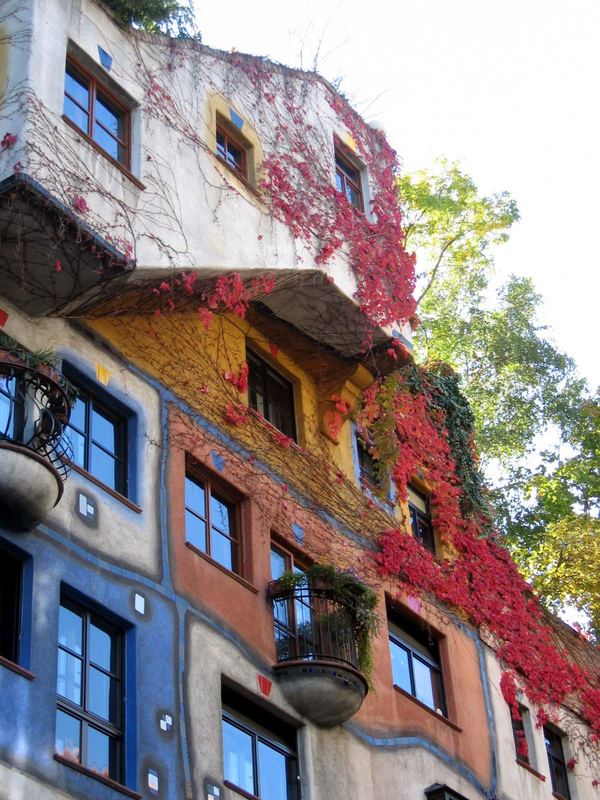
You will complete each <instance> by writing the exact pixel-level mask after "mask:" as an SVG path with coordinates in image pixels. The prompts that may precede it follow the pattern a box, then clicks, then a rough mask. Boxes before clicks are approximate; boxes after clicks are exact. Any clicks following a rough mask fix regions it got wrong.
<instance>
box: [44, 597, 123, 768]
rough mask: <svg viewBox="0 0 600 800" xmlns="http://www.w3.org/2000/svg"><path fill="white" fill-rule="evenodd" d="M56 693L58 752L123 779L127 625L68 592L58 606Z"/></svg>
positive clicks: (79, 762) (56, 746)
mask: <svg viewBox="0 0 600 800" xmlns="http://www.w3.org/2000/svg"><path fill="white" fill-rule="evenodd" d="M56 693H57V712H56V739H55V749H56V753H57V754H59V755H61V756H62V757H63V758H66V759H68V760H69V761H73V762H75V763H77V764H81V765H82V766H84V767H87V768H88V769H90V770H92V771H93V772H96V773H98V774H99V775H101V776H102V777H105V778H111V779H112V780H115V781H118V782H121V781H122V772H123V727H124V723H123V713H124V712H123V697H124V693H123V631H121V630H119V629H118V628H117V627H116V626H114V625H113V624H112V623H109V622H108V621H107V620H105V619H104V618H103V617H101V616H99V615H98V614H96V613H94V612H92V611H90V610H89V609H87V608H85V607H83V606H81V605H79V604H78V603H75V602H74V601H72V600H71V599H70V598H66V597H63V598H62V600H61V603H60V609H59V622H58V668H57V676H56Z"/></svg>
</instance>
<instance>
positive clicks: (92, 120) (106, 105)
mask: <svg viewBox="0 0 600 800" xmlns="http://www.w3.org/2000/svg"><path fill="white" fill-rule="evenodd" d="M63 114H64V116H65V117H66V118H67V119H68V120H69V121H70V122H71V123H72V124H73V125H74V126H75V127H76V128H78V129H79V130H80V131H81V132H82V133H84V134H85V135H86V136H87V137H88V138H89V139H91V140H92V141H93V142H95V144H96V145H97V146H98V147H99V148H100V149H101V150H102V152H103V153H104V154H105V155H107V156H109V157H110V158H111V159H112V160H114V161H116V162H117V163H118V164H121V165H122V166H123V167H125V168H126V169H129V166H130V160H131V154H130V143H129V140H130V127H131V126H130V112H129V109H128V108H127V107H126V106H124V105H123V104H122V103H121V102H120V101H119V100H117V99H116V98H115V97H114V96H113V95H112V94H111V93H110V91H109V90H108V89H107V88H106V86H103V85H102V84H101V83H100V82H99V81H98V80H97V79H96V78H95V77H94V75H92V73H91V72H88V71H87V70H86V69H85V68H84V67H82V66H81V65H80V64H77V63H76V62H75V61H74V60H73V59H72V58H70V57H67V63H66V66H65V93H64V105H63Z"/></svg>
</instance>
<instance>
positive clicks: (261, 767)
mask: <svg viewBox="0 0 600 800" xmlns="http://www.w3.org/2000/svg"><path fill="white" fill-rule="evenodd" d="M285 762H286V757H285V756H284V755H283V753H279V752H278V751H277V750H274V749H273V748H272V747H269V745H268V744H266V743H265V742H262V741H259V742H258V774H259V776H260V786H259V796H260V800H287V796H288V792H287V770H286V763H285Z"/></svg>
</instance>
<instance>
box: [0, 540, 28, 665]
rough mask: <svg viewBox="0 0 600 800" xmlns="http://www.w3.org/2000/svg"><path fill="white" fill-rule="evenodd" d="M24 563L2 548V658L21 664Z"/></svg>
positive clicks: (0, 601) (0, 581)
mask: <svg viewBox="0 0 600 800" xmlns="http://www.w3.org/2000/svg"><path fill="white" fill-rule="evenodd" d="M22 591H23V562H22V560H21V559H20V558H18V557H17V556H15V555H13V553H10V552H9V551H8V550H5V549H4V548H0V656H2V657H3V658H6V659H7V660H8V661H12V662H13V663H14V664H18V663H19V656H20V653H19V644H20V638H21V598H22Z"/></svg>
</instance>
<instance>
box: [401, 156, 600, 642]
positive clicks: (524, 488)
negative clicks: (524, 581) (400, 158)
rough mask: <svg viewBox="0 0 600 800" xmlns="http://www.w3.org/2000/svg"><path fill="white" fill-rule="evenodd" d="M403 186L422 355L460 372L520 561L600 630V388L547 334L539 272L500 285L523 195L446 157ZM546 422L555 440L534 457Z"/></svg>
mask: <svg viewBox="0 0 600 800" xmlns="http://www.w3.org/2000/svg"><path fill="white" fill-rule="evenodd" d="M399 193H400V205H401V208H402V212H403V218H404V224H405V231H406V247H407V250H409V251H410V250H411V249H413V250H415V251H416V253H417V269H419V270H420V273H419V275H418V278H419V287H420V288H419V289H418V291H417V302H418V315H419V318H420V323H421V324H420V326H419V327H418V329H417V331H416V334H415V350H416V355H417V358H418V359H420V360H422V361H432V360H433V361H444V362H447V363H448V364H450V365H451V366H452V367H453V368H454V369H455V370H456V372H457V373H458V374H459V375H460V376H461V382H462V390H463V392H464V394H465V396H466V397H467V399H468V400H469V403H470V405H471V408H472V411H473V415H474V420H475V430H476V442H477V446H478V449H479V451H480V453H481V456H482V461H483V465H484V468H487V477H488V481H489V483H490V484H491V485H492V489H493V491H492V496H493V498H494V499H495V502H496V506H497V510H498V523H499V527H500V529H501V530H502V531H503V532H504V534H505V537H506V542H507V544H508V545H509V547H510V549H511V551H512V553H513V555H514V557H515V559H516V561H517V563H518V565H519V566H520V568H521V570H522V571H523V572H524V574H525V575H526V576H527V577H528V578H529V579H530V580H531V581H532V582H533V585H534V587H535V588H536V590H537V591H538V592H539V594H540V596H541V597H542V599H543V600H544V602H545V603H546V605H547V606H548V607H550V608H554V609H555V610H561V609H564V607H565V605H575V606H576V607H577V608H579V609H581V610H582V611H584V612H586V613H587V615H588V617H589V619H590V622H591V625H592V627H594V628H595V630H597V631H600V577H599V576H598V570H597V566H596V565H597V564H598V563H600V521H599V519H598V516H599V514H600V397H596V398H588V397H587V395H586V385H585V382H584V381H582V380H581V379H579V378H578V377H577V374H576V367H575V363H574V361H573V359H572V358H570V357H569V356H567V355H565V354H564V353H562V352H561V351H560V350H558V349H557V348H556V347H555V345H554V344H553V343H552V342H551V341H550V339H549V338H548V337H547V335H546V334H547V332H546V330H545V329H544V327H543V326H542V325H541V324H540V322H539V308H540V304H541V298H540V296H539V295H538V294H537V293H536V291H535V288H534V285H533V282H532V281H531V279H530V278H523V277H517V276H515V275H510V276H509V277H508V278H507V279H506V280H505V281H504V283H502V284H501V285H499V286H497V285H496V286H494V281H495V269H494V259H493V251H492V248H493V246H495V245H498V244H501V243H502V242H505V241H506V240H507V238H508V235H509V230H510V228H511V226H512V225H513V224H514V223H515V222H517V221H518V219H519V213H518V209H517V206H516V204H515V201H514V200H513V199H512V198H511V197H510V195H508V194H507V193H506V192H503V193H500V194H494V195H491V196H489V197H482V196H481V195H480V194H479V192H478V190H477V187H476V186H475V184H474V182H473V181H472V179H471V178H469V177H468V176H467V175H465V174H464V173H463V172H462V171H461V170H460V168H459V166H458V165H457V164H455V163H449V162H447V161H444V160H442V161H439V162H438V163H437V164H436V166H435V168H434V170H432V171H430V172H426V171H422V172H418V173H415V174H413V175H410V174H409V175H406V176H403V177H401V178H400V179H399ZM549 433H551V434H552V437H553V438H554V439H555V440H557V441H558V444H557V445H556V446H555V447H554V448H549V449H547V450H544V451H543V452H541V453H539V454H538V457H539V464H538V466H537V468H532V466H531V464H532V463H533V462H532V458H533V457H534V453H535V451H536V444H537V443H538V442H539V441H540V438H541V437H542V436H543V435H544V434H545V435H546V437H547V436H548V435H549ZM565 454H566V455H565ZM499 476H502V477H499Z"/></svg>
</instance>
